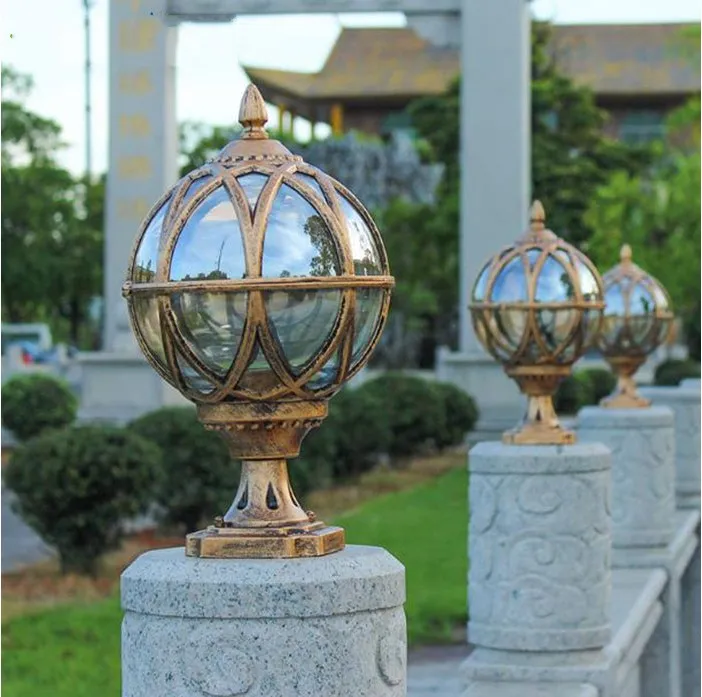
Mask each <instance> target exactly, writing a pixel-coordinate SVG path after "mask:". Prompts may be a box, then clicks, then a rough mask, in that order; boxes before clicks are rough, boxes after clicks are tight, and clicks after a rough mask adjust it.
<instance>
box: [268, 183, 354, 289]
mask: <svg viewBox="0 0 702 697" xmlns="http://www.w3.org/2000/svg"><path fill="white" fill-rule="evenodd" d="M340 274H341V264H340V262H339V256H338V254H337V252H336V247H335V246H334V239H333V237H332V234H331V231H330V230H329V228H328V227H327V225H326V223H325V222H324V220H322V217H321V216H320V215H319V214H318V213H317V211H316V210H315V209H314V208H313V207H312V205H311V204H310V203H309V202H308V201H307V200H306V199H304V198H303V197H302V196H300V194H298V193H297V191H295V190H294V189H292V188H290V187H289V186H288V185H287V184H283V185H282V186H281V187H280V191H278V193H277V194H276V197H275V200H274V201H273V206H272V208H271V214H270V217H269V219H268V227H267V228H266V237H265V240H264V243H263V275H264V276H266V277H269V278H271V277H281V278H286V277H295V276H338V275H340Z"/></svg>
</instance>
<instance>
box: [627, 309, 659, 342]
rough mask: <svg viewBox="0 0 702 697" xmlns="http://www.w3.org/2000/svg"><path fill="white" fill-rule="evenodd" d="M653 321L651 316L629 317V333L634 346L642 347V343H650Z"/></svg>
mask: <svg viewBox="0 0 702 697" xmlns="http://www.w3.org/2000/svg"><path fill="white" fill-rule="evenodd" d="M654 321H655V319H654V316H653V315H641V316H636V315H632V316H631V317H629V320H628V325H629V332H630V333H631V340H632V342H633V344H634V345H636V346H642V347H643V344H644V343H646V344H648V343H649V342H650V341H651V339H652V338H653V336H652V335H651V330H652V329H653V323H654Z"/></svg>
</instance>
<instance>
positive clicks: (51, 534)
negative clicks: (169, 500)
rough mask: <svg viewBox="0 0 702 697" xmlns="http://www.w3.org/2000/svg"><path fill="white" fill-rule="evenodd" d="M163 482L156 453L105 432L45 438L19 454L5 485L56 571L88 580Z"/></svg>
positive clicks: (91, 429)
mask: <svg viewBox="0 0 702 697" xmlns="http://www.w3.org/2000/svg"><path fill="white" fill-rule="evenodd" d="M160 474H161V453H160V452H159V450H158V448H157V447H156V446H154V445H153V444H152V443H149V442H148V441H146V440H145V439H143V438H140V437H139V436H137V435H136V434H134V433H129V432H128V431H125V430H124V429H119V428H114V427H111V426H82V427H77V428H69V429H66V430H63V431H49V432H46V433H44V434H42V435H40V436H37V437H36V438H32V440H30V441H28V442H27V443H25V444H24V445H22V446H20V447H19V448H18V449H17V450H16V451H15V452H14V453H13V455H12V459H11V460H10V462H9V463H8V465H7V467H6V469H5V473H4V480H5V484H6V485H7V486H8V487H9V488H10V489H11V490H12V491H14V493H15V494H16V495H17V501H16V504H15V509H16V511H17V512H18V513H19V514H20V515H21V516H22V518H23V520H24V521H25V522H26V523H27V524H28V525H30V526H31V527H32V528H33V529H34V530H36V532H37V533H38V534H39V535H40V536H41V538H42V539H43V540H44V541H45V542H46V543H47V544H49V545H52V546H54V547H55V548H56V549H57V550H58V554H59V559H60V562H61V570H62V571H63V572H64V573H66V572H68V571H77V572H80V573H94V572H95V571H96V568H97V562H98V560H99V559H100V557H101V556H102V555H103V554H104V553H105V552H106V551H108V550H111V549H115V548H116V547H118V546H119V544H120V541H121V540H122V538H123V534H124V531H123V523H124V520H125V519H126V518H129V517H132V516H135V515H137V514H139V513H141V512H143V511H144V510H145V508H146V506H148V504H149V503H150V501H151V500H152V495H153V488H154V485H155V484H156V482H157V481H158V477H159V476H160Z"/></svg>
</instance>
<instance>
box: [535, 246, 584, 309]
mask: <svg viewBox="0 0 702 697" xmlns="http://www.w3.org/2000/svg"><path fill="white" fill-rule="evenodd" d="M573 298H575V288H573V283H572V281H571V279H570V276H569V275H568V272H567V271H566V268H565V267H564V266H563V264H561V263H560V262H559V261H556V259H555V258H554V257H552V256H550V255H549V257H548V258H547V259H546V261H545V262H544V265H543V266H542V267H541V272H540V273H539V276H538V278H537V279H536V290H535V292H534V300H536V301H537V302H542V303H553V302H563V301H565V300H571V299H573Z"/></svg>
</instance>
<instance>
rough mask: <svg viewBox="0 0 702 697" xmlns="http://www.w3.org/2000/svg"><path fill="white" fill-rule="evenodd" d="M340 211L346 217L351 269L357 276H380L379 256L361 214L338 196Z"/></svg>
mask: <svg viewBox="0 0 702 697" xmlns="http://www.w3.org/2000/svg"><path fill="white" fill-rule="evenodd" d="M339 202H340V203H341V210H342V211H343V212H344V215H345V216H346V222H347V230H348V232H349V242H350V244H351V256H352V257H353V268H354V271H355V273H356V275H357V276H380V275H381V274H382V269H381V265H380V254H379V253H378V248H377V247H376V246H375V242H374V241H373V235H371V231H370V230H369V229H368V226H367V225H366V223H365V222H364V220H363V218H362V217H361V214H360V213H359V212H358V211H357V210H356V208H355V207H354V206H353V205H352V204H351V202H350V201H349V200H348V199H347V198H346V197H345V196H342V195H341V194H339Z"/></svg>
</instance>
